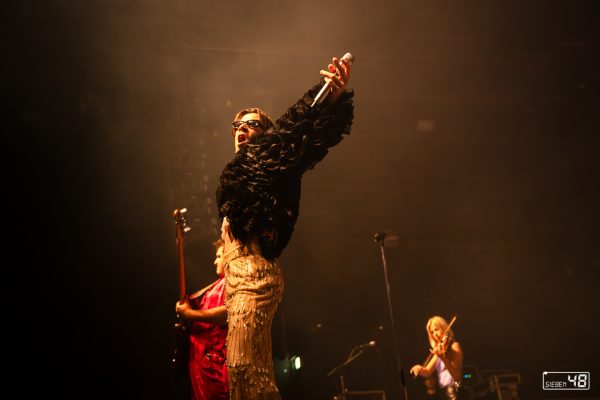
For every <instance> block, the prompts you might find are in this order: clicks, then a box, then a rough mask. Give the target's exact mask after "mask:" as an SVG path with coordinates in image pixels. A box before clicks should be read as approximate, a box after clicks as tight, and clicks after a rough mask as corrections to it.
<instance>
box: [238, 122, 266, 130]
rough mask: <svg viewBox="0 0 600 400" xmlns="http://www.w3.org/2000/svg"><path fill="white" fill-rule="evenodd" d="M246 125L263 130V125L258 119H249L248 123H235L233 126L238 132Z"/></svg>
mask: <svg viewBox="0 0 600 400" xmlns="http://www.w3.org/2000/svg"><path fill="white" fill-rule="evenodd" d="M244 124H246V125H248V127H250V128H262V124H261V123H260V121H259V120H257V119H249V120H248V121H233V122H232V123H231V126H232V127H233V129H236V130H237V129H240V127H241V126H242V125H244Z"/></svg>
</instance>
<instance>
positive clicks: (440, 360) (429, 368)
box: [410, 316, 463, 400]
mask: <svg viewBox="0 0 600 400" xmlns="http://www.w3.org/2000/svg"><path fill="white" fill-rule="evenodd" d="M425 329H426V330H427V336H428V337H429V344H430V345H431V350H430V352H431V356H430V357H428V358H427V360H426V361H425V362H424V363H423V364H422V365H420V364H417V365H414V366H413V367H412V368H411V369H410V373H411V375H413V376H414V377H417V376H420V377H423V378H427V377H430V376H431V374H433V372H434V371H436V372H437V381H438V387H439V388H440V389H441V390H440V391H441V392H442V398H444V399H447V400H457V399H458V388H459V387H460V383H461V378H462V362H463V351H462V348H461V346H460V344H459V343H458V342H457V341H456V340H454V333H453V332H452V329H450V326H449V325H448V322H446V320H445V319H444V318H442V317H439V316H434V317H431V318H429V321H427V325H426V327H425Z"/></svg>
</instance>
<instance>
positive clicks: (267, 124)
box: [231, 107, 275, 137]
mask: <svg viewBox="0 0 600 400" xmlns="http://www.w3.org/2000/svg"><path fill="white" fill-rule="evenodd" d="M246 114H258V117H259V119H260V124H261V125H262V128H263V132H266V131H268V130H269V129H271V128H274V127H275V123H274V122H273V120H272V119H271V117H269V114H267V113H266V112H264V111H263V110H261V109H260V108H256V107H250V108H244V109H243V110H240V111H238V113H237V114H235V117H234V119H233V120H234V121H239V120H240V118H242V117H243V116H244V115H246ZM231 135H232V136H233V137H235V129H233V128H232V129H231Z"/></svg>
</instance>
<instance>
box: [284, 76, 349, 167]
mask: <svg viewBox="0 0 600 400" xmlns="http://www.w3.org/2000/svg"><path fill="white" fill-rule="evenodd" d="M324 82H325V81H324V80H321V82H319V83H318V84H317V85H315V86H313V87H312V88H311V89H309V90H308V91H307V92H306V93H305V94H304V95H303V96H302V97H301V98H300V99H299V100H298V101H297V102H296V103H295V104H294V105H292V106H291V107H289V108H288V109H287V111H286V112H285V113H284V114H283V115H282V116H281V117H279V119H278V120H277V125H278V127H279V129H278V131H279V133H280V134H281V135H283V136H284V137H282V138H281V140H282V141H283V142H284V143H282V145H283V148H282V153H281V158H280V163H281V165H280V166H281V167H284V168H285V167H286V166H292V165H294V166H296V165H297V166H299V167H300V168H301V169H302V170H303V171H306V170H308V169H312V168H313V167H314V166H315V164H316V163H318V162H319V161H321V160H322V159H323V158H324V157H325V156H326V155H327V152H328V149H329V148H330V147H332V146H335V145H336V144H338V143H339V142H340V141H341V140H342V139H343V137H344V136H345V135H349V134H350V129H351V127H352V121H353V117H354V104H353V101H352V99H353V97H354V92H353V91H352V90H346V91H344V93H343V94H342V95H341V96H340V97H339V98H338V99H337V101H336V102H335V104H333V105H329V102H327V99H326V101H325V103H324V104H323V105H320V104H318V105H315V107H311V106H310V105H311V104H312V102H313V100H314V98H315V96H316V95H317V93H318V92H319V90H321V88H322V86H323V84H324Z"/></svg>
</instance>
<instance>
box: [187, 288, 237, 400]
mask: <svg viewBox="0 0 600 400" xmlns="http://www.w3.org/2000/svg"><path fill="white" fill-rule="evenodd" d="M222 305H225V280H224V279H223V278H221V279H219V280H218V281H217V282H216V283H215V284H214V285H213V287H212V288H210V290H208V291H207V292H206V294H205V295H204V297H203V298H202V300H201V302H200V310H207V309H209V308H215V307H219V306H222ZM190 333H191V334H190V378H191V383H192V399H193V400H215V399H228V398H229V388H228V385H227V366H226V365H225V340H226V339H227V325H226V324H225V325H214V324H208V323H205V322H194V324H193V325H192V329H191V332H190Z"/></svg>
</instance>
